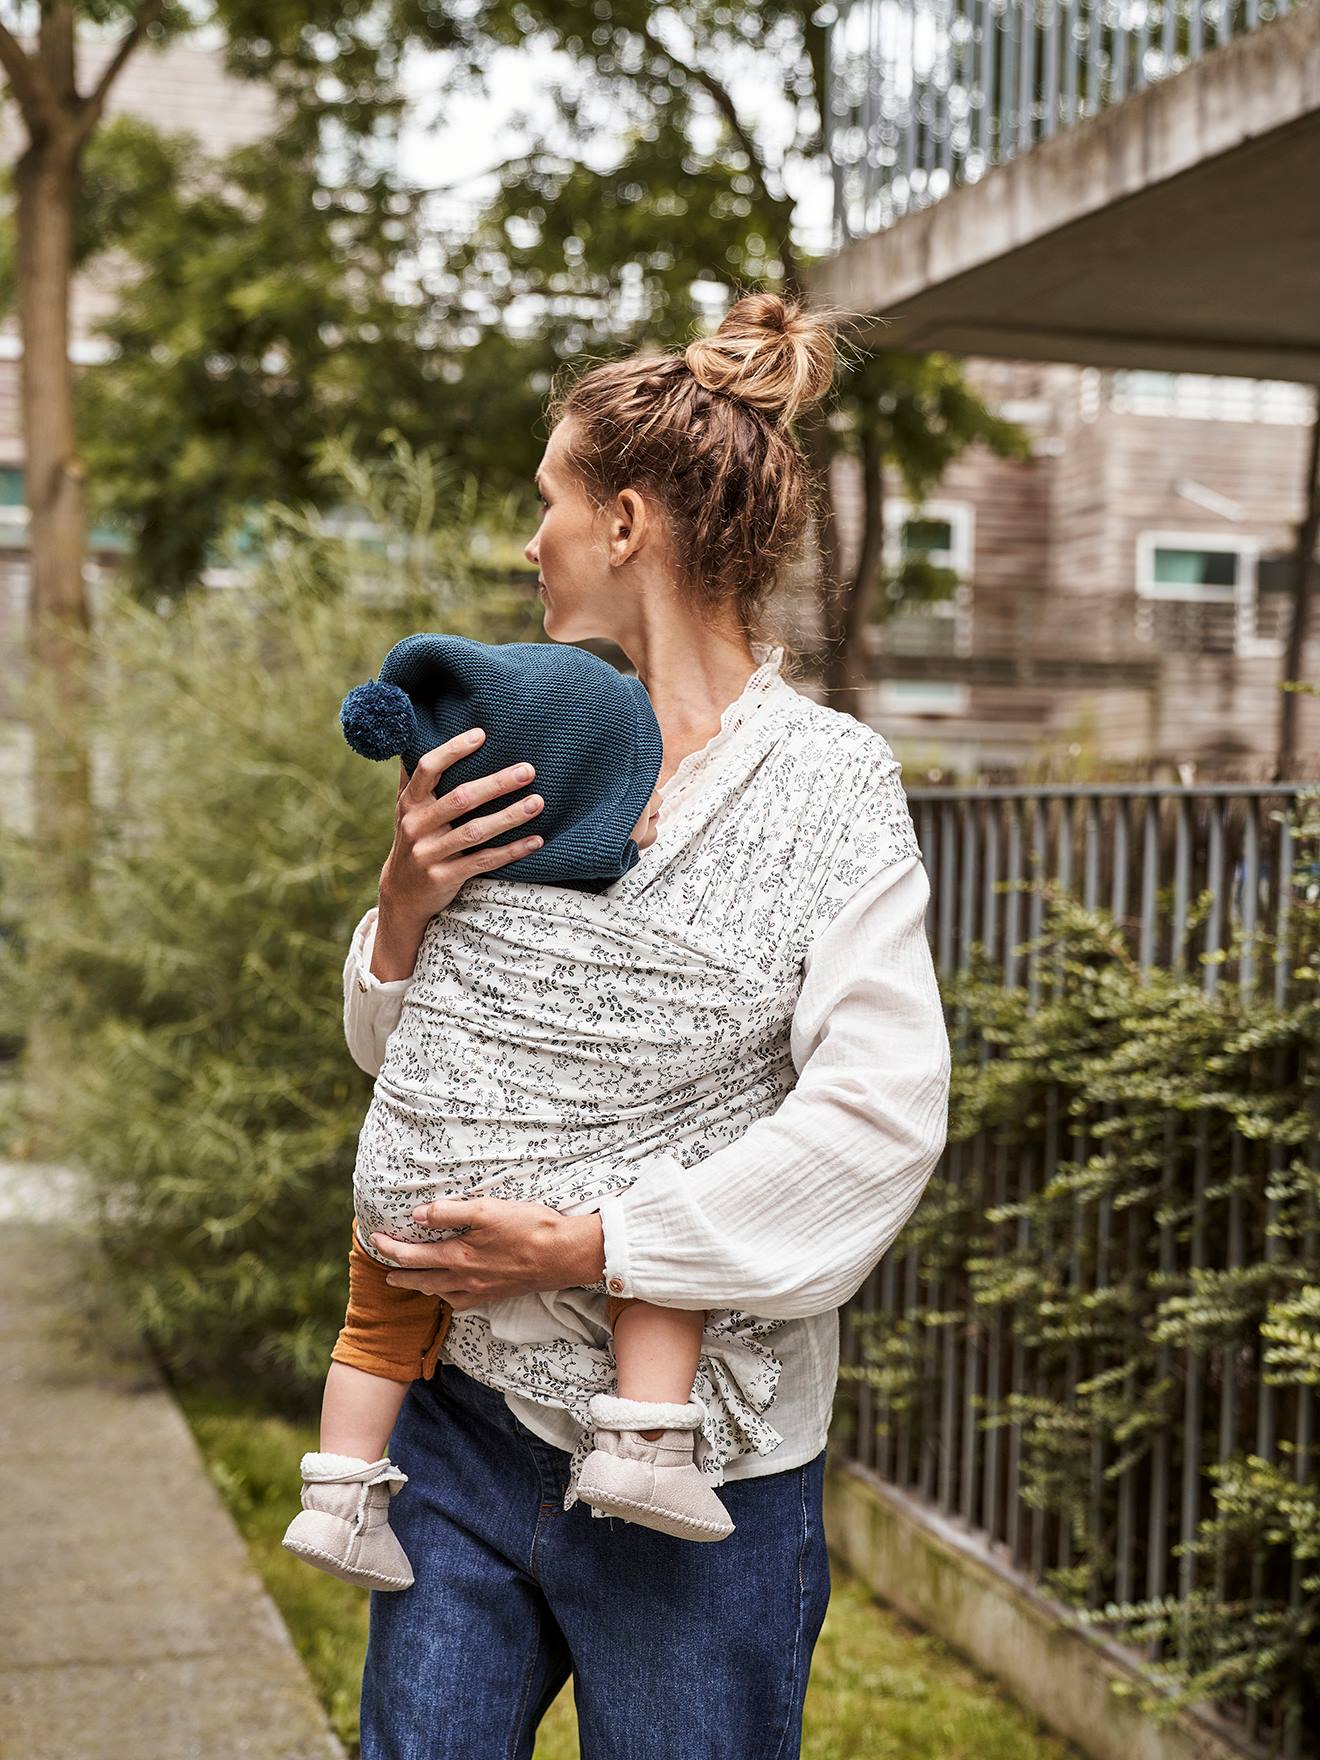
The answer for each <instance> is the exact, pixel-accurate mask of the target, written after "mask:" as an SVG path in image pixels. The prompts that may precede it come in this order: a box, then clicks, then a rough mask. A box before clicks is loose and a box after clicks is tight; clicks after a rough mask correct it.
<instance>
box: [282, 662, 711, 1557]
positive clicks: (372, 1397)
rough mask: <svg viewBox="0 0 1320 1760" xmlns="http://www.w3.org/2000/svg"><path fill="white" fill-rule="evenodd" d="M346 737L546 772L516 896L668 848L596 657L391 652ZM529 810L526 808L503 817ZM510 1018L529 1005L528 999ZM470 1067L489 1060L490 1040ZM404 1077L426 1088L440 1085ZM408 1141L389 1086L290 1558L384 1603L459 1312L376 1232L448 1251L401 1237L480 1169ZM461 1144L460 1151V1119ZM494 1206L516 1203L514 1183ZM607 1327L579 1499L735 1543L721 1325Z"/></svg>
mask: <svg viewBox="0 0 1320 1760" xmlns="http://www.w3.org/2000/svg"><path fill="white" fill-rule="evenodd" d="M565 711H567V712H565ZM340 720H341V724H342V726H343V729H344V733H345V737H346V738H347V739H348V741H349V744H350V745H351V746H353V748H354V749H355V750H356V751H359V752H361V753H362V754H363V755H364V756H367V757H371V758H377V759H383V758H388V757H393V756H395V755H400V756H402V758H403V761H404V765H405V767H406V769H407V770H408V773H409V774H411V773H412V771H413V769H414V768H415V766H416V762H417V759H418V757H420V755H421V754H422V753H423V752H425V751H429V750H431V749H432V748H433V747H434V746H436V745H440V744H442V743H444V741H446V740H447V739H450V738H452V737H453V736H454V735H455V734H457V733H459V732H461V731H465V730H466V729H467V728H468V727H470V726H473V725H480V726H483V727H484V728H485V730H486V739H485V742H484V743H483V745H482V746H481V747H480V748H479V749H478V751H477V752H476V753H474V754H473V755H472V756H471V757H467V758H461V759H459V760H458V761H457V762H456V763H454V764H452V765H451V766H450V767H449V769H448V770H447V771H446V773H445V775H444V778H443V780H442V782H441V785H440V787H439V788H438V789H437V794H440V793H447V792H449V791H450V790H451V789H453V788H456V787H458V786H459V784H460V783H462V782H463V781H465V780H469V779H470V778H473V777H476V776H480V775H487V774H492V773H494V772H495V771H496V770H498V769H501V768H503V767H504V765H505V764H506V763H512V762H515V761H523V760H525V761H528V762H531V763H532V764H533V765H534V767H535V770H536V776H535V781H534V784H529V785H528V788H529V789H530V788H531V787H532V786H535V788H536V790H537V791H538V792H539V793H540V795H541V796H542V798H543V799H544V802H545V805H544V807H543V809H542V811H541V813H540V814H538V815H537V830H538V833H539V834H540V835H542V836H543V837H544V839H545V841H544V843H543V845H542V847H541V848H540V849H538V850H536V851H534V852H533V853H532V854H530V855H527V856H523V857H521V858H519V859H518V860H516V861H515V862H512V863H510V864H508V868H507V874H505V876H504V877H505V878H506V879H509V880H515V881H519V882H530V883H540V884H542V885H557V886H571V887H575V888H578V889H580V890H582V891H587V892H599V891H601V890H603V889H604V887H606V886H608V885H609V884H610V883H611V881H613V880H615V879H618V878H619V877H620V876H621V875H622V874H624V873H626V872H628V870H629V869H630V868H632V867H633V866H634V865H635V864H636V862H637V861H638V860H639V859H640V854H641V851H642V850H644V849H647V848H649V847H650V846H651V844H653V843H654V842H655V839H656V837H657V835H658V825H657V820H658V817H659V799H658V792H657V788H656V783H657V779H658V776H659V771H660V764H661V759H662V741H661V735H660V729H659V725H658V723H657V722H656V720H655V715H654V711H653V710H652V709H651V706H650V699H649V698H648V697H647V695H646V691H645V688H644V687H643V686H642V684H641V683H640V681H639V680H637V679H634V678H625V677H624V676H623V675H621V674H620V673H619V672H618V671H617V670H616V669H615V668H614V667H612V666H610V665H609V664H608V663H607V662H605V661H603V660H598V659H597V658H596V657H595V656H594V655H591V654H589V653H586V652H585V651H584V650H581V649H578V648H573V647H568V646H564V645H560V644H547V643H535V642H524V643H507V644H504V645H502V646H499V647H492V646H489V645H487V644H484V643H479V642H472V641H468V640H467V639H466V638H463V637H459V636H443V635H418V636H412V637H409V638H407V639H406V640H404V641H402V642H400V643H398V644H396V646H395V647H394V648H392V649H391V651H390V653H389V654H388V655H387V656H386V658H385V660H384V661H383V662H382V665H381V669H380V675H379V679H378V680H376V681H372V682H369V683H367V684H365V685H360V686H358V687H357V688H356V689H355V690H353V691H350V693H349V694H348V696H347V697H346V698H345V700H344V704H343V707H342V709H341V712H340ZM524 792H527V791H526V790H524ZM516 798H517V796H516V792H511V793H510V794H509V796H507V797H505V798H504V799H503V801H502V804H511V803H512V802H513V801H514V800H515V799H516ZM639 803H644V804H641V810H640V812H639V811H638V806H639ZM478 811H489V807H488V806H486V807H485V808H484V809H474V811H473V812H471V813H468V814H466V815H460V816H459V817H458V818H456V819H455V820H454V821H453V823H454V824H455V825H462V824H463V823H465V822H466V820H467V819H470V818H474V817H476V816H477V813H478ZM520 830H521V828H519V827H514V828H511V829H510V830H509V831H507V832H505V833H503V834H501V835H499V836H496V837H493V838H491V839H490V840H489V841H488V843H487V845H486V846H485V847H495V846H498V845H499V844H501V843H508V842H511V841H513V840H514V839H515V838H516V837H517V836H518V835H520ZM415 990H416V985H415V984H414V986H413V991H415ZM411 994H412V992H410V995H411ZM506 1003H507V1004H508V1005H509V1006H513V1007H516V998H513V999H508V998H506ZM406 1007H407V1002H406V1001H405V1009H406ZM588 1012H589V1009H588ZM463 1025H464V1016H463V1013H462V1011H461V1010H455V1011H454V1013H453V1015H452V1016H451V1017H449V1018H447V1020H446V1033H447V1034H449V1035H453V1034H458V1033H461V1032H462V1031H463ZM396 1032H397V1029H396ZM393 1037H394V1036H392V1038H393ZM554 1054H555V1047H554V1046H553V1045H548V1046H546V1048H545V1053H544V1055H545V1058H546V1068H545V1075H544V1087H545V1091H546V1092H550V1093H553V1091H554V1090H553V1084H554V1069H553V1060H554ZM386 1055H387V1059H388V1058H389V1056H390V1051H389V1048H387V1053H386ZM400 1055H401V1056H404V1057H406V1056H407V1055H409V1054H408V1053H407V1052H404V1053H401V1054H400ZM474 1055H477V1056H481V1055H483V1051H482V1047H481V1042H480V1040H479V1039H478V1040H477V1041H476V1049H475V1051H474ZM385 1073H386V1072H385V1071H382V1078H383V1077H384V1075H385ZM392 1073H393V1074H394V1075H395V1076H396V1077H399V1076H400V1075H402V1074H404V1073H406V1074H408V1075H410V1076H412V1077H413V1078H414V1080H413V1085H414V1086H418V1087H425V1085H426V1082H425V1078H426V1074H427V1071H426V1070H425V1069H419V1070H412V1069H409V1070H408V1071H407V1072H401V1071H397V1070H396V1071H394V1072H392ZM390 1092H393V1090H392V1089H391V1090H390ZM427 1099H428V1101H430V1102H432V1103H434V1104H435V1105H436V1106H437V1107H438V1108H439V1109H440V1111H441V1113H442V1115H443V1112H444V1108H445V1104H446V1101H448V1102H449V1105H450V1108H451V1110H452V1109H453V1108H454V1107H456V1106H457V1103H458V1101H459V1099H460V1096H458V1095H448V1094H446V1093H428V1094H427ZM410 1125H411V1120H409V1126H410ZM401 1130H402V1127H401V1125H400V1121H399V1116H398V1114H397V1109H396V1110H395V1111H391V1108H390V1104H389V1094H388V1093H387V1091H386V1084H385V1082H384V1081H383V1079H378V1081H377V1085H376V1092H375V1094H374V1095H373V1100H372V1104H371V1107H370V1108H369V1110H368V1114H367V1120H366V1122H365V1123H364V1126H363V1130H362V1133H361V1135H360V1138H359V1145H358V1165H357V1168H356V1169H355V1176H354V1202H355V1211H356V1214H355V1218H354V1227H353V1235H352V1246H351V1251H350V1254H349V1300H348V1309H347V1315H346V1319H345V1324H344V1328H343V1330H342V1331H341V1333H340V1336H339V1339H338V1341H337V1343H336V1345H335V1349H334V1352H333V1357H334V1361H332V1363H331V1365H330V1370H329V1373H328V1375H327V1379H326V1384H325V1391H324V1396H323V1402H322V1408H321V1431H320V1450H319V1451H318V1452H316V1453H309V1454H306V1455H304V1456H303V1458H302V1462H301V1471H302V1477H303V1490H302V1506H303V1507H302V1511H301V1513H300V1514H298V1515H297V1516H295V1517H294V1519H293V1521H292V1522H291V1523H290V1525H289V1527H288V1530H287V1532H286V1533H285V1536H284V1545H285V1547H286V1548H288V1550H289V1551H291V1552H293V1553H295V1554H297V1556H299V1557H300V1558H303V1559H305V1560H306V1561H307V1562H308V1563H309V1564H312V1565H314V1566H316V1567H317V1568H318V1569H321V1570H324V1571H327V1572H329V1573H330V1574H331V1575H333V1576H337V1577H340V1578H343V1579H344V1580H345V1581H348V1582H353V1583H359V1584H362V1585H364V1586H367V1587H370V1588H373V1589H382V1590H396V1589H406V1588H408V1587H409V1586H410V1585H411V1583H412V1581H413V1574H412V1569H411V1566H410V1565H409V1562H408V1559H407V1556H406V1555H405V1553H404V1550H403V1547H402V1545H401V1544H400V1542H399V1540H398V1537H397V1535H395V1533H394V1532H393V1530H392V1529H391V1527H390V1524H389V1502H390V1498H391V1497H392V1496H393V1495H395V1494H396V1493H397V1492H398V1491H399V1490H400V1489H401V1487H402V1486H403V1485H404V1484H405V1483H406V1482H407V1475H406V1474H404V1473H403V1472H401V1471H400V1469H399V1468H398V1467H397V1466H395V1465H394V1464H393V1463H392V1462H391V1461H390V1460H389V1457H388V1452H387V1450H388V1444H389V1439H390V1436H391V1434H392V1431H393V1428H394V1423H395V1419H396V1418H397V1416H398V1413H399V1410H400V1407H401V1406H402V1404H403V1401H404V1398H405V1396H406V1394H407V1391H408V1386H409V1384H410V1383H411V1382H412V1381H413V1380H415V1379H417V1378H418V1377H419V1376H420V1377H422V1378H429V1376H430V1375H431V1374H433V1373H434V1369H435V1366H436V1363H437V1362H438V1360H439V1356H440V1350H441V1347H442V1345H443V1343H444V1340H445V1337H446V1335H447V1333H448V1330H449V1325H450V1321H451V1319H452V1310H451V1308H450V1306H449V1304H448V1303H447V1302H445V1301H444V1300H443V1298H441V1297H438V1296H428V1295H426V1294H424V1293H422V1292H421V1291H417V1290H412V1289H407V1288H403V1287H395V1286H391V1285H390V1284H388V1283H386V1281H385V1278H386V1275H387V1271H388V1268H389V1267H390V1266H392V1265H396V1263H397V1262H396V1261H394V1260H389V1259H385V1258H383V1257H382V1256H381V1255H379V1254H378V1253H377V1252H376V1249H375V1247H374V1246H372V1245H371V1244H370V1243H371V1241H372V1237H373V1235H375V1234H386V1235H388V1234H393V1235H396V1236H400V1237H409V1238H421V1239H435V1238H443V1235H444V1231H440V1234H438V1235H437V1233H436V1232H435V1231H432V1232H430V1233H428V1232H427V1231H425V1230H423V1229H420V1228H418V1227H417V1225H416V1224H413V1225H412V1226H411V1227H410V1226H409V1224H408V1222H407V1221H406V1220H401V1219H403V1218H408V1217H410V1216H411V1214H412V1212H413V1211H414V1210H415V1209H417V1208H418V1207H419V1206H420V1205H422V1204H424V1203H426V1202H429V1201H430V1200H432V1199H438V1198H453V1197H462V1196H464V1195H467V1194H468V1193H470V1192H471V1191H472V1189H473V1186H474V1177H473V1176H472V1174H471V1170H470V1169H465V1170H464V1171H465V1173H466V1175H467V1177H461V1178H446V1177H441V1178H440V1179H439V1180H436V1179H434V1178H432V1179H430V1180H428V1179H427V1177H426V1174H427V1169H426V1168H425V1167H424V1166H422V1165H420V1161H419V1159H418V1157H417V1156H416V1155H415V1154H405V1155H403V1156H401V1155H400V1154H399V1152H398V1144H399V1139H400V1135H401ZM450 1134H451V1135H452V1136H453V1137H454V1139H455V1140H458V1141H461V1126H460V1125H459V1123H458V1120H457V1118H456V1117H455V1119H454V1121H453V1130H452V1132H451V1133H450ZM411 1147H412V1145H411V1143H409V1144H408V1148H411ZM391 1163H392V1164H393V1167H392V1168H391V1165H390V1164H391ZM382 1166H383V1167H384V1171H382ZM442 1172H443V1170H442ZM521 1175H522V1177H521V1178H520V1180H519V1181H518V1182H517V1183H516V1185H515V1187H514V1189H512V1190H510V1191H508V1192H507V1193H506V1195H509V1196H520V1197H526V1196H527V1195H528V1193H527V1180H526V1167H525V1164H524V1165H523V1167H522V1169H521ZM486 1190H488V1191H489V1192H490V1194H491V1195H494V1196H499V1195H500V1193H499V1189H498V1185H494V1186H489V1187H487V1188H486ZM546 1201H548V1200H546ZM364 1212H365V1214H364ZM607 1318H608V1323H609V1326H610V1328H611V1331H612V1335H613V1352H614V1361H615V1369H616V1374H617V1386H618V1392H617V1395H610V1394H603V1393H601V1394H596V1395H594V1397H593V1398H592V1401H591V1407H590V1410H591V1417H592V1420H593V1423H594V1424H595V1425H596V1429H595V1447H594V1449H593V1450H592V1452H591V1453H590V1454H589V1455H588V1456H587V1459H586V1460H585V1462H584V1463H583V1465H582V1470H581V1473H580V1476H579V1480H578V1487H577V1490H578V1495H579V1496H580V1497H581V1498H582V1499H583V1501H584V1502H586V1503H588V1504H590V1505H592V1506H593V1508H594V1509H595V1510H597V1511H598V1512H600V1513H602V1514H608V1515H615V1516H619V1517H621V1518H623V1519H624V1520H627V1521H634V1522H637V1523H639V1524H641V1525H642V1526H645V1527H651V1528H655V1529H658V1530H659V1531H661V1532H663V1533H667V1534H672V1535H675V1536H677V1537H681V1538H686V1539H692V1540H704V1541H709V1540H721V1539H724V1538H725V1537H726V1536H727V1535H728V1534H730V1533H732V1532H733V1523H732V1522H731V1521H730V1519H729V1517H728V1513H727V1511H726V1510H725V1508H724V1506H723V1504H722V1503H721V1502H720V1500H719V1498H718V1497H717V1496H716V1495H715V1493H714V1491H713V1490H712V1489H711V1487H710V1486H709V1484H708V1483H707V1482H706V1479H705V1477H704V1476H703V1474H702V1473H701V1472H700V1471H699V1469H698V1468H697V1466H696V1464H695V1461H694V1458H693V1445H694V1433H695V1431H696V1429H697V1427H698V1426H699V1425H700V1424H701V1422H702V1420H703V1418H704V1417H705V1416H706V1407H705V1405H704V1403H703V1401H702V1400H701V1399H700V1398H699V1397H698V1396H697V1395H696V1394H695V1392H694V1382H695V1378H696V1374H697V1367H698V1362H699V1358H700V1353H701V1343H702V1335H703V1328H704V1322H705V1315H704V1314H703V1313H702V1312H691V1311H682V1310H679V1309H675V1308H668V1307H659V1306H656V1305H653V1304H651V1303H648V1302H643V1301H636V1300H629V1301H624V1300H619V1299H617V1298H615V1297H609V1298H608V1299H607Z"/></svg>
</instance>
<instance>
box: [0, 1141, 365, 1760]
mask: <svg viewBox="0 0 1320 1760" xmlns="http://www.w3.org/2000/svg"><path fill="white" fill-rule="evenodd" d="M0 1223H3V1225H4V1228H5V1238H6V1244H7V1247H8V1253H7V1263H6V1268H5V1276H4V1279H3V1283H2V1284H0V1511H3V1516H4V1529H5V1532H4V1536H3V1542H2V1543H0V1756H2V1757H3V1760H237V1757H241V1756H250V1757H251V1760H343V1750H342V1748H341V1747H340V1745H339V1743H338V1742H337V1740H336V1739H335V1737H334V1736H333V1734H332V1733H331V1731H330V1728H329V1725H328V1723H327V1721H326V1718H325V1716H324V1714H323V1712H322V1711H321V1708H320V1706H319V1705H318V1703H317V1701H316V1698H315V1696H314V1694H313V1692H312V1688H311V1685H310V1683H309V1681H308V1679H307V1676H306V1673H305V1672H304V1670H303V1665H302V1662H301V1660H300V1659H299V1657H298V1654H297V1652H296V1651H295V1649H294V1647H293V1643H292V1640H291V1639H290V1637H289V1634H288V1632H287V1630H286V1629H285V1627H284V1625H283V1622H282V1621H281V1620H280V1617H279V1615H278V1614H277V1612H276V1611H275V1607H274V1604H273V1603H272V1601H271V1600H270V1598H269V1596H268V1595H267V1594H266V1591H265V1589H264V1588H263V1586H262V1584H261V1582H260V1580H259V1579H258V1577H257V1575H256V1572H255V1571H254V1570H253V1569H252V1567H251V1566H250V1565H249V1563H248V1559H247V1554H246V1551H245V1549H244V1546H243V1541H242V1539H241V1538H240V1536H239V1534H238V1531H237V1529H236V1528H235V1527H234V1524H233V1522H232V1521H231V1520H230V1517H229V1515H228V1512H227V1511H226V1510H225V1508H224V1506H223V1504H222V1503H221V1501H220V1498H219V1496H218V1494H217V1492H216V1490H215V1488H214V1487H213V1485H212V1484H211V1482H210V1480H209V1479H208V1477H207V1475H206V1470H205V1468H204V1466H203V1464H202V1460H201V1457H200V1455H199V1454H198V1451H197V1448H196V1445H195V1443H194V1442H193V1438H192V1433H191V1432H190V1430H189V1429H188V1426H187V1424H186V1422H185V1421H184V1418H183V1415H182V1413H181V1412H180V1411H179V1409H178V1407H177V1405H176V1404H175V1402H174V1400H173V1398H172V1397H171V1395H170V1393H169V1391H168V1389H167V1388H166V1386H165V1385H164V1383H163V1382H162V1380H161V1378H160V1375H159V1373H158V1371H157V1369H156V1367H155V1365H154V1363H153V1362H152V1361H151V1359H150V1358H149V1356H148V1355H147V1353H146V1351H145V1349H144V1347H143V1345H142V1343H141V1341H140V1340H139V1339H138V1338H137V1337H136V1336H135V1335H134V1334H133V1333H132V1332H131V1331H130V1330H128V1329H127V1328H126V1327H125V1326H124V1324H123V1322H122V1319H121V1318H120V1317H119V1316H118V1314H117V1310H116V1304H115V1302H114V1299H113V1293H112V1291H111V1290H110V1289H109V1287H108V1284H107V1272H106V1267H105V1261H104V1259H103V1258H102V1256H101V1254H100V1251H99V1249H98V1248H97V1245H96V1242H95V1241H94V1239H93V1238H92V1237H91V1236H90V1235H89V1234H88V1232H87V1231H86V1226H85V1223H84V1222H83V1219H82V1217H81V1214H80V1210H79V1205H78V1202H77V1185H76V1182H75V1180H74V1178H73V1176H72V1175H70V1174H69V1173H68V1172H67V1171H66V1170H64V1169H61V1168H52V1167H40V1166H25V1165H16V1164H13V1163H5V1162H0Z"/></svg>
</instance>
